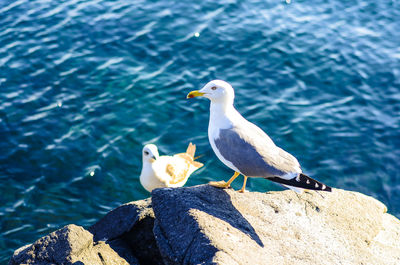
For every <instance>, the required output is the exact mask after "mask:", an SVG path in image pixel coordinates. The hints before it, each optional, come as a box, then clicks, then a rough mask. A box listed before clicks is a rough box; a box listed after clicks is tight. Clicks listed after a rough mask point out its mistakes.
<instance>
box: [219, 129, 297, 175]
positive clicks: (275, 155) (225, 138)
mask: <svg viewBox="0 0 400 265" xmlns="http://www.w3.org/2000/svg"><path fill="white" fill-rule="evenodd" d="M215 144H216V146H217V148H218V149H219V151H220V153H221V155H222V156H223V157H224V158H225V159H226V160H228V161H230V162H231V163H232V164H233V165H234V166H235V167H236V168H237V169H239V170H240V172H241V173H242V174H244V175H246V176H252V177H273V176H283V175H285V174H287V173H291V172H296V171H298V170H299V168H300V165H299V163H298V162H297V159H296V158H295V157H293V156H292V155H291V154H289V153H287V152H286V151H284V150H283V149H281V148H279V147H277V146H276V145H275V144H274V142H273V141H272V140H271V138H270V137H269V136H268V135H267V134H266V133H265V132H264V131H262V130H261V129H260V128H259V127H257V126H256V125H254V124H252V123H250V122H248V123H247V124H245V125H242V126H235V127H232V128H229V129H222V130H220V133H219V137H218V138H217V139H215Z"/></svg>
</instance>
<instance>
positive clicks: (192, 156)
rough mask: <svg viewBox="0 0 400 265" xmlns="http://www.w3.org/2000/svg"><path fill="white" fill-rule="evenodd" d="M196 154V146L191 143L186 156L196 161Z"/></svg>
mask: <svg viewBox="0 0 400 265" xmlns="http://www.w3.org/2000/svg"><path fill="white" fill-rule="evenodd" d="M195 152H196V145H195V144H192V143H189V145H188V147H187V149H186V154H188V155H189V156H190V157H191V158H193V159H194V153H195Z"/></svg>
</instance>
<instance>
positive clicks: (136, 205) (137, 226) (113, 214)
mask: <svg viewBox="0 0 400 265" xmlns="http://www.w3.org/2000/svg"><path fill="white" fill-rule="evenodd" d="M153 226H154V212H153V209H152V208H151V199H146V200H141V201H135V202H130V203H127V204H124V205H121V206H120V207H118V208H116V209H114V210H112V211H110V212H109V213H108V214H107V215H106V216H104V217H103V218H102V219H100V220H99V221H98V222H97V223H96V224H94V225H93V226H91V227H90V228H89V231H90V232H92V233H93V235H94V239H95V240H106V242H107V243H109V244H110V245H113V244H115V243H117V244H119V245H121V244H122V245H124V247H123V248H119V249H118V250H117V252H118V253H121V254H120V255H121V257H126V255H127V254H125V253H126V251H127V249H128V250H129V251H128V252H129V253H132V255H133V256H135V257H136V258H137V259H138V261H139V262H140V264H154V265H157V264H163V262H162V258H161V255H160V252H159V250H158V247H157V244H156V241H155V238H154V235H153Z"/></svg>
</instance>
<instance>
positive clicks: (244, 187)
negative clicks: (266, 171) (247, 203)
mask: <svg viewBox="0 0 400 265" xmlns="http://www.w3.org/2000/svg"><path fill="white" fill-rule="evenodd" d="M243 177H244V180H243V186H242V188H241V189H240V190H239V192H242V193H243V192H245V190H246V182H247V177H246V176H245V175H243Z"/></svg>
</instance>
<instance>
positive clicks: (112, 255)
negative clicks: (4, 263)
mask: <svg viewBox="0 0 400 265" xmlns="http://www.w3.org/2000/svg"><path fill="white" fill-rule="evenodd" d="M131 261H133V262H135V260H133V259H131ZM17 264H40V265H45V264H46V265H47V264H65V265H67V264H74V265H79V264H93V265H95V264H99V265H108V264H110V265H111V264H128V263H127V261H126V260H125V259H123V258H121V257H120V256H119V255H118V254H117V253H116V252H115V251H114V250H113V249H112V248H111V247H110V246H109V245H108V244H106V243H104V242H97V243H94V242H93V235H92V234H91V233H90V232H88V231H87V230H85V229H84V228H83V227H80V226H76V225H68V226H65V227H63V228H61V229H59V230H57V231H55V232H53V233H50V234H49V235H47V236H44V237H42V238H40V239H38V240H37V241H36V242H34V243H33V244H31V245H27V246H25V247H23V248H21V249H18V250H17V251H15V253H14V255H13V257H12V258H11V259H10V262H9V265H17ZM131 264H138V263H137V262H136V263H131Z"/></svg>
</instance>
